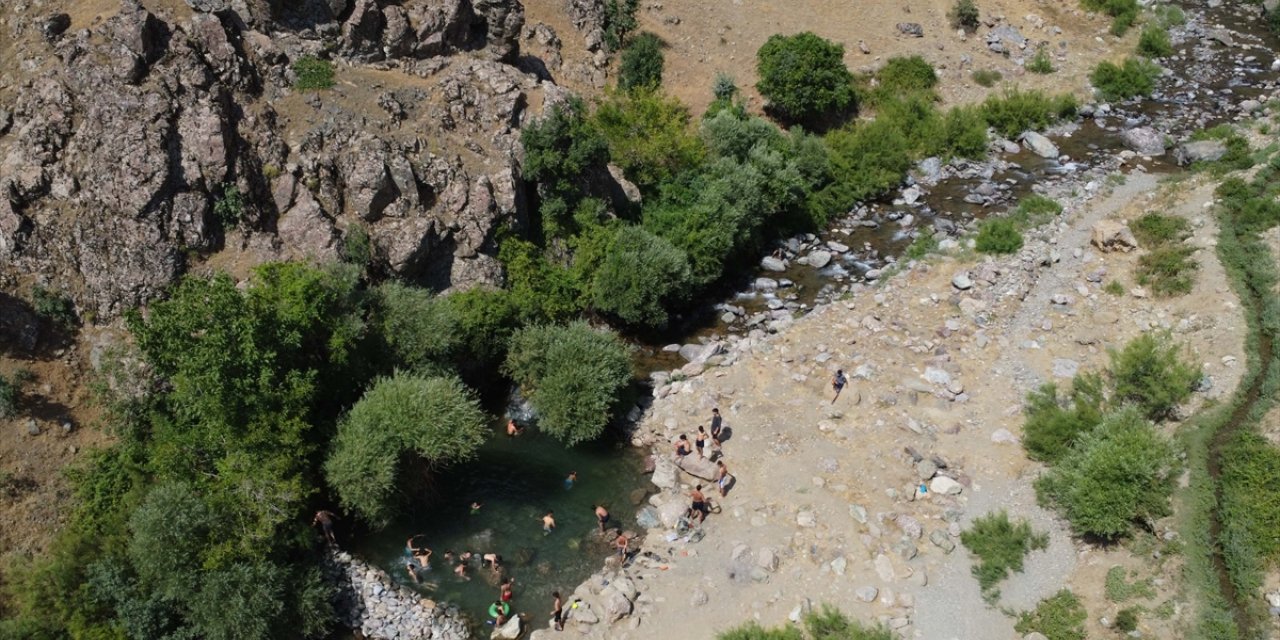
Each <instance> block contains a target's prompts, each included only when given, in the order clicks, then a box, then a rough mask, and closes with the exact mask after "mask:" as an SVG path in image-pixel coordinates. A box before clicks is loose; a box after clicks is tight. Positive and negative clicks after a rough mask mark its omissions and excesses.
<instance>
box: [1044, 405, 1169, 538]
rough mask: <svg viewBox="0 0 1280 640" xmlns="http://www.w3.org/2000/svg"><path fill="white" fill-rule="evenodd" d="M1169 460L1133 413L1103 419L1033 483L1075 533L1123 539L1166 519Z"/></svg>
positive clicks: (1157, 437) (1147, 424) (1160, 442)
mask: <svg viewBox="0 0 1280 640" xmlns="http://www.w3.org/2000/svg"><path fill="white" fill-rule="evenodd" d="M1174 462H1175V460H1174V455H1173V451H1172V449H1171V448H1170V446H1169V444H1168V443H1167V442H1166V441H1165V440H1164V438H1162V437H1161V436H1160V434H1158V433H1156V430H1155V427H1153V426H1152V424H1151V423H1150V422H1148V421H1147V420H1146V419H1145V418H1144V417H1143V415H1142V413H1141V411H1139V410H1138V409H1137V408H1136V407H1126V408H1124V409H1121V410H1120V411H1117V412H1116V413H1112V414H1110V415H1108V416H1107V417H1106V418H1104V419H1103V421H1102V422H1101V423H1100V424H1099V425H1098V426H1097V427H1095V428H1094V429H1093V431H1090V432H1089V433H1087V434H1084V435H1083V436H1081V437H1080V438H1079V440H1078V441H1077V442H1076V444H1075V446H1074V447H1073V448H1072V450H1071V452H1070V453H1068V454H1067V455H1066V456H1063V457H1062V459H1060V460H1059V461H1058V463H1057V465H1055V466H1054V467H1053V468H1052V469H1050V471H1049V472H1048V473H1047V474H1045V475H1043V476H1041V477H1040V479H1039V480H1037V481H1036V493H1037V495H1038V496H1039V497H1040V498H1041V500H1043V501H1046V502H1048V503H1051V504H1053V505H1055V506H1057V507H1058V508H1059V509H1060V510H1061V511H1062V514H1063V515H1064V516H1066V518H1067V520H1069V521H1071V526H1072V528H1073V529H1075V531H1076V532H1077V533H1080V534H1082V535H1093V536H1098V537H1100V538H1104V539H1114V538H1118V537H1122V536H1125V535H1127V534H1128V533H1129V530H1130V528H1131V527H1132V526H1133V524H1134V523H1135V522H1139V521H1141V522H1144V523H1150V522H1151V521H1152V520H1154V519H1155V518H1159V517H1161V516H1164V515H1168V513H1169V496H1170V495H1171V494H1172V492H1173V469H1174Z"/></svg>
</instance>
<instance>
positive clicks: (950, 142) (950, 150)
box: [934, 106, 990, 159]
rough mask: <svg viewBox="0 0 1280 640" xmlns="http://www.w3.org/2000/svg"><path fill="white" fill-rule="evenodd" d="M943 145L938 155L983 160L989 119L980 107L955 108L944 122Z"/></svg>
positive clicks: (948, 112) (937, 150)
mask: <svg viewBox="0 0 1280 640" xmlns="http://www.w3.org/2000/svg"><path fill="white" fill-rule="evenodd" d="M942 140H943V142H942V145H941V148H937V149H935V150H934V151H935V152H936V153H938V155H940V156H942V157H944V158H946V157H960V158H972V159H978V158H982V157H983V156H984V155H985V154H986V153H987V143H988V142H990V139H989V138H988V137H987V119H986V118H985V117H984V116H983V115H982V110H981V109H980V108H978V107H967V106H966V107H953V108H952V109H951V110H950V111H947V115H946V117H945V118H943V121H942Z"/></svg>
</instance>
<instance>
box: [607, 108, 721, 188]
mask: <svg viewBox="0 0 1280 640" xmlns="http://www.w3.org/2000/svg"><path fill="white" fill-rule="evenodd" d="M594 119H595V123H596V126H597V127H598V128H599V130H600V132H601V133H602V134H603V135H604V138H605V140H607V141H608V144H609V155H610V156H611V157H612V158H614V160H615V162H616V163H617V165H618V166H619V167H621V168H622V171H623V172H624V173H625V174H626V175H627V177H628V178H630V179H631V180H634V181H635V183H636V184H637V185H639V186H640V187H641V188H642V189H646V190H648V189H652V188H655V187H657V186H658V185H659V184H661V183H664V182H667V181H669V180H671V179H672V177H673V176H675V175H677V174H679V173H681V172H683V171H687V170H690V169H693V168H695V167H697V166H698V165H699V164H701V162H702V160H703V157H704V156H705V155H706V147H705V146H704V145H703V143H702V141H701V140H699V139H698V137H697V136H696V135H694V134H693V133H691V132H690V130H689V110H688V109H686V108H685V106H684V105H683V104H680V101H679V100H676V99H675V98H670V97H667V96H664V95H662V94H661V93H657V92H653V91H633V92H630V93H610V94H608V95H607V96H606V97H605V99H604V100H602V101H601V102H600V105H599V106H598V107H597V108H596V112H595V115H594Z"/></svg>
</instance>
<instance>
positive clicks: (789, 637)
mask: <svg viewBox="0 0 1280 640" xmlns="http://www.w3.org/2000/svg"><path fill="white" fill-rule="evenodd" d="M800 622H801V625H802V626H803V630H802V629H801V627H793V626H784V627H778V628H775V629H765V628H764V627H761V626H760V625H759V624H758V623H756V622H755V621H751V622H748V623H746V624H744V625H741V626H739V627H735V628H733V629H730V630H728V631H721V632H720V633H717V634H716V640H897V638H898V636H897V634H895V633H894V632H893V631H892V630H890V629H889V628H888V627H886V626H884V625H883V624H876V625H866V624H863V623H862V622H859V621H857V620H850V619H849V617H848V616H846V615H845V614H844V613H842V612H840V611H839V610H838V609H836V608H834V607H832V606H830V605H827V604H824V605H822V607H821V608H820V609H817V610H814V611H809V612H807V613H805V614H804V617H803V618H802V619H801V620H800Z"/></svg>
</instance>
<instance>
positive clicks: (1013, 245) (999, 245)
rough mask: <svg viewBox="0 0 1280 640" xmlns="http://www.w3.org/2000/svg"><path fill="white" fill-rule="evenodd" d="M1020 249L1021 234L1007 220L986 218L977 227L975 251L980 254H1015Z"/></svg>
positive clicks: (1016, 226)
mask: <svg viewBox="0 0 1280 640" xmlns="http://www.w3.org/2000/svg"><path fill="white" fill-rule="evenodd" d="M1021 248H1022V232H1020V231H1019V230H1018V225H1017V223H1015V222H1014V221H1013V220H1009V219H1008V218H988V219H986V220H983V221H982V224H981V225H979V226H978V238H977V249H978V251H979V252H981V253H996V254H1002V253H1017V252H1018V250H1019V249H1021Z"/></svg>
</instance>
